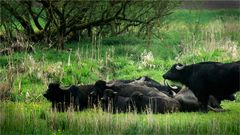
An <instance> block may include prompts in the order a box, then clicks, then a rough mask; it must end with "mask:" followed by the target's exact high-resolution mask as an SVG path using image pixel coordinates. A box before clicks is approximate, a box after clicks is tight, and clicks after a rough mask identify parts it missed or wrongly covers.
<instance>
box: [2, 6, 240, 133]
mask: <svg viewBox="0 0 240 135" xmlns="http://www.w3.org/2000/svg"><path fill="white" fill-rule="evenodd" d="M239 12H240V11H239V10H201V11H200V10H191V11H189V10H177V11H176V12H175V13H174V14H172V15H171V16H169V17H167V18H165V21H166V24H165V25H164V26H163V27H161V28H156V29H155V32H156V34H157V36H156V37H155V36H153V37H152V42H151V44H150V45H147V41H145V40H143V39H139V38H136V37H133V36H129V35H125V36H124V35H123V36H120V37H109V38H104V39H102V40H98V39H97V42H96V43H97V45H98V49H94V46H93V45H94V43H92V42H91V41H88V40H82V41H80V42H73V43H67V44H66V48H71V49H72V51H71V52H69V51H66V50H64V51H59V50H56V49H54V48H51V49H47V50H46V49H45V48H44V46H47V45H44V44H43V43H38V44H35V47H36V52H35V53H30V54H28V53H14V54H12V55H10V56H0V85H1V84H3V83H4V82H7V81H6V80H9V76H12V77H13V80H14V82H13V87H12V89H11V91H10V92H9V93H8V100H7V101H1V102H0V108H1V109H0V128H1V130H0V134H214V135H215V134H240V133H239V131H240V127H239V125H240V121H239V118H238V117H239V116H238V115H239V113H240V112H239V111H240V93H237V96H236V101H235V102H226V101H225V102H223V104H222V105H223V108H224V109H229V110H230V111H227V112H222V113H214V112H209V113H207V114H205V113H198V112H195V113H194V112H193V113H180V112H178V113H172V114H147V115H146V114H134V113H127V114H111V113H106V112H102V111H101V110H99V109H90V110H85V111H83V112H66V113H56V112H52V111H50V104H49V102H47V101H46V100H45V99H44V97H43V96H42V93H43V92H44V91H45V90H46V89H47V86H48V84H49V83H50V82H52V81H59V82H61V84H62V85H71V84H89V83H94V82H95V81H96V80H98V79H103V80H112V79H133V78H138V77H139V76H144V75H147V76H149V77H151V78H153V79H155V80H157V81H159V82H161V83H162V82H163V79H162V75H163V74H164V73H165V72H166V71H167V70H168V69H169V68H170V67H171V66H172V65H173V64H174V63H177V62H181V63H185V64H192V63H197V62H202V61H219V62H231V61H237V60H239V58H240V33H239V31H240V23H239V19H238V17H239ZM22 44H27V42H22ZM0 46H1V45H0ZM0 88H1V87H0ZM0 90H1V89H0Z"/></svg>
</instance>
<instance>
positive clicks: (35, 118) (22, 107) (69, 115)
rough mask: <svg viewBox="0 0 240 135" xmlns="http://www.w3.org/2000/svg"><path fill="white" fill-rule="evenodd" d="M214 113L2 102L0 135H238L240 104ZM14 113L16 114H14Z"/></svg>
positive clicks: (239, 130)
mask: <svg viewBox="0 0 240 135" xmlns="http://www.w3.org/2000/svg"><path fill="white" fill-rule="evenodd" d="M223 105H224V107H225V108H226V109H230V110H231V111H227V112H222V113H215V112H209V113H208V114H203V113H171V114H151V113H148V114H137V113H127V114H122V113H117V114H111V113H107V112H103V111H101V110H100V109H89V110H85V111H82V112H72V111H68V112H65V113H57V112H54V111H51V110H49V108H48V107H49V106H48V105H46V104H45V103H43V104H35V103H30V104H24V103H10V102H2V103H1V108H2V109H1V111H0V114H1V116H0V127H1V131H0V133H1V134H212V135H213V134H219V135H221V134H222V135H224V134H229V135H230V134H233V135H234V134H239V133H240V126H239V125H240V119H238V115H235V114H236V113H240V111H239V110H240V108H239V106H240V104H239V103H236V104H231V103H229V102H225V103H224V104H223ZM16 112H17V113H16Z"/></svg>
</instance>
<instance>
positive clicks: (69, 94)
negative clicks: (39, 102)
mask: <svg viewBox="0 0 240 135" xmlns="http://www.w3.org/2000/svg"><path fill="white" fill-rule="evenodd" d="M93 88H94V85H82V86H76V85H71V86H70V87H68V88H60V84H59V83H50V84H49V85H48V89H47V91H46V93H44V94H43V96H44V97H45V98H46V99H47V100H49V101H51V102H52V108H53V109H55V108H56V109H57V111H66V110H67V109H70V108H69V107H73V109H74V110H82V109H84V108H87V106H88V104H89V103H88V95H89V93H90V92H91V91H92V90H93Z"/></svg>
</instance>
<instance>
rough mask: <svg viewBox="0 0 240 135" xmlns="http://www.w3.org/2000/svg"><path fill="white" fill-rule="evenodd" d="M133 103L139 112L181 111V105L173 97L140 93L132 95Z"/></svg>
mask: <svg viewBox="0 0 240 135" xmlns="http://www.w3.org/2000/svg"><path fill="white" fill-rule="evenodd" d="M131 101H132V102H133V105H134V107H135V110H137V112H147V113H166V112H176V111H178V110H179V109H180V103H179V102H178V101H177V100H175V99H173V98H171V97H165V96H159V95H156V96H147V95H145V94H143V93H141V92H139V91H136V92H134V93H132V95H131Z"/></svg>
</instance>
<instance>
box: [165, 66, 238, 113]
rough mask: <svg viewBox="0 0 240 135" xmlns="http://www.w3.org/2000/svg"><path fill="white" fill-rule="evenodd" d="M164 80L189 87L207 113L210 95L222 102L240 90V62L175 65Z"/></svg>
mask: <svg viewBox="0 0 240 135" xmlns="http://www.w3.org/2000/svg"><path fill="white" fill-rule="evenodd" d="M163 78H164V79H168V80H172V81H178V82H181V83H182V84H184V85H186V86H187V87H189V88H190V89H191V90H192V91H193V93H194V94H195V95H196V97H197V98H198V100H199V102H200V103H201V110H203V111H207V105H208V98H209V96H210V95H213V96H214V97H216V99H218V100H220V101H221V100H222V99H224V98H226V95H232V94H233V93H235V92H237V91H238V90H239V89H240V80H239V78H240V61H238V62H232V63H225V64H224V63H220V62H201V63H197V64H192V65H185V66H184V65H182V64H175V65H173V66H172V67H171V69H170V70H169V71H168V72H167V73H166V74H164V75H163ZM227 97H228V96H227Z"/></svg>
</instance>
